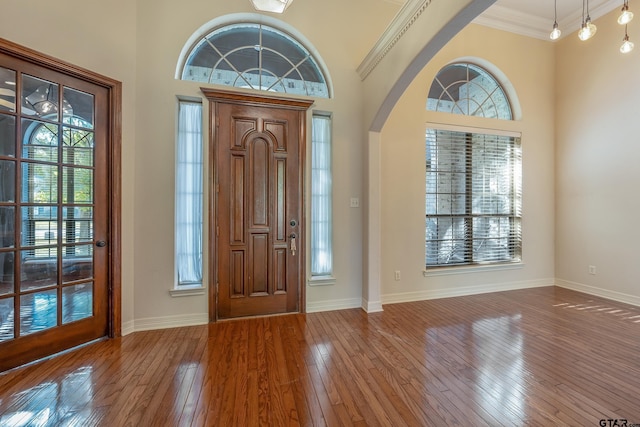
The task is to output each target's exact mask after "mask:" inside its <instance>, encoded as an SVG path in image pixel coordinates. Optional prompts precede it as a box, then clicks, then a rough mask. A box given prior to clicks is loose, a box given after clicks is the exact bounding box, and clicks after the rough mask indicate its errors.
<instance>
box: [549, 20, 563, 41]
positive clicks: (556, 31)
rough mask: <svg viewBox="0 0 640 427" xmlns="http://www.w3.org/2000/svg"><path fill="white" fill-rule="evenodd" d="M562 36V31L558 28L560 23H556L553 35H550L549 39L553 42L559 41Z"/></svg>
mask: <svg viewBox="0 0 640 427" xmlns="http://www.w3.org/2000/svg"><path fill="white" fill-rule="evenodd" d="M560 35H562V31H560V28H558V23H557V22H554V23H553V30H552V31H551V34H549V38H550V39H551V40H558V39H559V38H560Z"/></svg>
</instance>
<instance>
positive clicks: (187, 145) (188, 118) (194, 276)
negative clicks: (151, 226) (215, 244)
mask: <svg viewBox="0 0 640 427" xmlns="http://www.w3.org/2000/svg"><path fill="white" fill-rule="evenodd" d="M202 171H203V163H202V104H201V103H199V102H191V101H179V103H178V140H177V149H176V190H175V191H176V195H175V197H176V206H175V209H176V212H175V215H176V216H175V218H176V219H175V221H176V224H175V233H176V236H175V239H176V271H177V286H176V288H177V289H179V288H184V287H194V286H195V287H201V286H202V209H203V206H202V203H203V202H202V201H203V185H202Z"/></svg>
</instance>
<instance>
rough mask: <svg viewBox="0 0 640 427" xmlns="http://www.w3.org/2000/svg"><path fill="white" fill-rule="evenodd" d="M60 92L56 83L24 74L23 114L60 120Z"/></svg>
mask: <svg viewBox="0 0 640 427" xmlns="http://www.w3.org/2000/svg"><path fill="white" fill-rule="evenodd" d="M58 92H59V88H58V85H57V84H56V83H52V82H49V81H47V80H42V79H37V78H35V77H31V76H28V75H26V74H23V75H22V99H23V100H24V102H23V103H22V114H23V115H25V116H37V117H42V118H45V119H47V120H51V121H54V122H55V121H58Z"/></svg>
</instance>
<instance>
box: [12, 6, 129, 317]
mask: <svg viewBox="0 0 640 427" xmlns="http://www.w3.org/2000/svg"><path fill="white" fill-rule="evenodd" d="M136 15H137V10H136V6H135V2H131V1H128V0H113V1H110V2H108V3H105V2H94V1H84V0H60V1H56V2H42V1H37V0H24V1H7V2H3V3H2V13H0V37H3V38H5V39H7V40H10V41H12V42H15V43H18V44H21V45H23V46H26V47H29V48H31V49H34V50H37V51H39V52H42V53H44V54H47V55H50V56H53V57H56V58H58V59H61V60H63V61H66V62H69V63H72V64H74V65H77V66H80V67H84V68H86V69H89V70H91V71H94V72H96V73H100V74H103V75H105V76H107V77H110V78H112V79H116V80H119V81H121V82H122V83H123V94H122V95H123V99H122V183H123V186H122V187H123V192H122V259H123V262H122V281H123V286H122V320H123V323H124V324H127V323H130V322H132V321H133V318H134V306H135V301H134V286H133V283H134V258H135V250H134V245H135V241H134V203H133V201H134V197H135V189H134V186H135V179H134V168H135V160H136V147H135V145H136V138H135V130H136V92H135V87H136V44H135V42H134V41H135V39H136ZM96 17H98V19H96ZM116 28H117V31H114V29H116Z"/></svg>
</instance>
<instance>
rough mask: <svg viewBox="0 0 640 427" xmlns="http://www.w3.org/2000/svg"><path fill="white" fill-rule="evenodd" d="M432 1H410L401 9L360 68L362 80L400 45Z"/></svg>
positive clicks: (358, 69) (358, 70)
mask: <svg viewBox="0 0 640 427" xmlns="http://www.w3.org/2000/svg"><path fill="white" fill-rule="evenodd" d="M431 1H432V0H408V1H407V2H406V3H405V4H404V6H402V8H401V9H400V11H399V12H398V14H397V15H396V16H395V17H394V18H393V21H391V23H390V24H389V26H388V27H387V28H386V29H385V30H384V32H383V33H382V35H381V36H380V38H379V39H378V41H377V42H376V44H375V45H374V46H373V48H372V49H371V51H370V52H369V53H368V54H367V56H366V57H365V58H364V60H363V61H362V63H361V64H360V65H359V66H358V68H357V70H356V71H357V72H358V74H360V78H361V79H362V80H364V79H366V78H367V76H368V75H369V74H370V73H371V71H373V69H374V68H376V66H377V65H378V64H379V63H380V61H382V58H384V57H385V56H386V55H387V53H389V51H390V50H391V49H392V48H393V47H394V46H395V45H396V43H398V40H400V38H401V37H402V36H403V35H404V34H405V33H406V32H407V30H408V29H409V27H411V26H412V25H413V23H414V22H416V19H418V17H420V15H422V13H423V12H424V11H425V10H426V9H427V7H428V6H429V5H430V4H431Z"/></svg>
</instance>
